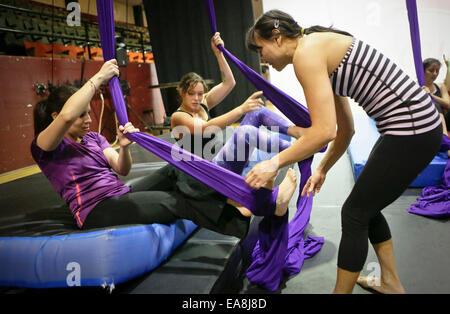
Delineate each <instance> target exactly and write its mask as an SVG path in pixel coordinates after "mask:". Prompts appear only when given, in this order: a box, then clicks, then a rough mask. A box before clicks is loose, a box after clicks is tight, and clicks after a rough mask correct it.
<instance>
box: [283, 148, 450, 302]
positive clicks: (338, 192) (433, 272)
mask: <svg viewBox="0 0 450 314" xmlns="http://www.w3.org/2000/svg"><path fill="white" fill-rule="evenodd" d="M322 157H323V154H317V155H316V157H315V160H314V162H313V166H312V168H313V169H315V167H316V166H317V164H318V163H319V162H320V160H321V158H322ZM297 173H298V172H297ZM298 175H299V174H298ZM353 184H354V179H353V174H352V170H351V165H350V160H349V157H348V155H344V156H343V157H342V158H341V159H340V160H339V161H338V163H337V164H336V165H335V166H334V167H333V168H332V169H331V170H330V172H329V173H328V175H327V179H326V182H325V184H324V186H323V188H322V190H321V192H320V193H319V194H317V195H316V196H315V198H314V203H313V210H312V213H311V219H310V225H309V226H308V229H307V231H308V232H309V233H311V234H313V235H316V236H323V237H324V238H325V244H324V246H323V247H322V250H321V251H320V252H319V253H318V254H316V256H314V257H313V258H311V259H310V260H306V261H305V263H304V265H303V269H302V271H301V272H300V273H299V274H298V275H296V276H293V277H291V278H289V279H288V280H287V281H286V283H285V287H282V288H281V291H280V292H281V293H286V294H293V293H299V294H302V293H320V294H322V293H330V292H331V291H332V290H333V288H334V284H335V279H336V261H337V250H338V247H339V241H340V236H341V226H340V209H341V206H342V204H343V203H344V201H345V198H346V197H347V195H348V194H349V192H350V190H351V188H352V186H353ZM420 193H421V189H408V190H407V191H405V193H404V194H403V195H402V196H401V197H400V198H399V199H397V200H396V201H395V202H394V203H393V204H391V205H390V206H388V207H387V208H386V209H384V210H383V213H384V215H385V217H386V220H387V221H388V223H389V226H390V229H391V233H392V238H393V241H394V250H395V255H396V261H397V267H398V272H399V275H400V278H401V280H402V284H403V286H404V288H405V290H406V292H407V293H450V269H449V265H450V241H448V240H449V235H450V222H449V220H448V219H446V220H436V219H431V218H426V217H422V216H417V215H413V214H410V213H408V212H407V210H408V208H409V207H410V205H411V204H413V203H415V202H416V199H417V198H418V197H420ZM294 199H296V197H294ZM290 205H291V206H290V207H292V206H295V203H292V202H291V204H290ZM291 215H293V213H292V210H291ZM373 263H377V258H376V255H375V252H374V250H373V249H372V247H370V249H369V254H368V257H367V260H366V264H365V267H364V270H363V271H362V273H361V274H362V275H369V274H373V272H374V270H375V269H376V268H374V267H373V266H374V265H375V267H377V265H376V264H373ZM354 293H356V294H366V293H370V292H368V291H366V290H364V289H362V288H361V287H359V286H356V287H355V289H354Z"/></svg>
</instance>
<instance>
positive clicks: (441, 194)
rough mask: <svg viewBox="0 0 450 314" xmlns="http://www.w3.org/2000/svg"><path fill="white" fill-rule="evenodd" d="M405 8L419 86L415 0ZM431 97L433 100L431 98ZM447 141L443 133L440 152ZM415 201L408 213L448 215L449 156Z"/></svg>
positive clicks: (422, 79)
mask: <svg viewBox="0 0 450 314" xmlns="http://www.w3.org/2000/svg"><path fill="white" fill-rule="evenodd" d="M406 8H407V9H408V19H409V26H410V33H411V44H412V48H413V54H414V65H415V67H416V74H417V79H418V82H419V84H420V86H424V85H425V75H424V69H423V64H422V53H421V47H420V32H419V21H418V15H417V4H416V0H406ZM431 99H432V100H433V98H431ZM433 101H434V100H433ZM449 142H450V141H449V139H448V137H447V136H446V135H445V134H443V140H442V145H441V152H447V151H448V150H449V149H450V143H449ZM417 201H418V203H417V204H413V205H411V208H410V209H409V210H408V212H409V213H412V214H417V215H422V216H428V217H434V218H446V217H450V158H447V165H446V167H445V170H444V173H443V177H442V183H441V184H440V185H437V186H428V187H425V188H424V189H423V190H422V197H421V198H419V199H418V200H417Z"/></svg>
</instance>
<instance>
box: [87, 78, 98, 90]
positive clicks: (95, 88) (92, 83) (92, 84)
mask: <svg viewBox="0 0 450 314" xmlns="http://www.w3.org/2000/svg"><path fill="white" fill-rule="evenodd" d="M88 82H89V83H91V86H92V87H93V88H94V93H95V92H96V91H97V87H96V86H95V84H94V82H92V81H91V79H89V80H88Z"/></svg>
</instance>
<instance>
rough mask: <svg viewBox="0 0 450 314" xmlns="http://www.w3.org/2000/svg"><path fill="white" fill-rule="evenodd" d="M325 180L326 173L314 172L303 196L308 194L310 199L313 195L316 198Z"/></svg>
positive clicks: (304, 189)
mask: <svg viewBox="0 0 450 314" xmlns="http://www.w3.org/2000/svg"><path fill="white" fill-rule="evenodd" d="M325 178H326V173H325V172H323V171H321V170H319V169H317V170H316V171H314V173H313V174H312V176H310V177H309V179H308V181H307V182H306V184H305V186H304V188H303V191H302V194H301V195H302V196H304V195H305V193H306V195H307V196H308V197H310V196H311V194H312V196H315V195H316V193H319V192H320V189H321V188H322V185H323V182H324V181H325Z"/></svg>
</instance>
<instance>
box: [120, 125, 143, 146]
mask: <svg viewBox="0 0 450 314" xmlns="http://www.w3.org/2000/svg"><path fill="white" fill-rule="evenodd" d="M135 132H139V129H137V128H135V127H134V126H133V124H131V122H128V123H126V124H125V126H122V125H119V129H118V130H117V137H118V138H119V145H120V147H122V148H125V147H128V146H129V145H130V144H131V143H132V141H131V140H130V139H128V138H127V137H126V136H125V134H130V133H135Z"/></svg>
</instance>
